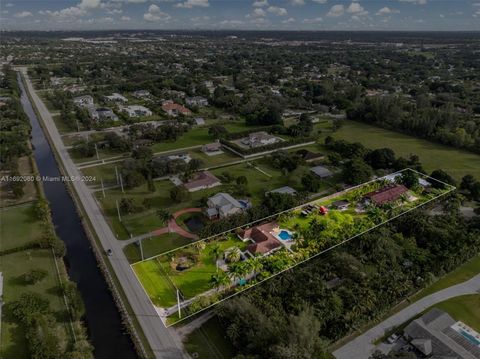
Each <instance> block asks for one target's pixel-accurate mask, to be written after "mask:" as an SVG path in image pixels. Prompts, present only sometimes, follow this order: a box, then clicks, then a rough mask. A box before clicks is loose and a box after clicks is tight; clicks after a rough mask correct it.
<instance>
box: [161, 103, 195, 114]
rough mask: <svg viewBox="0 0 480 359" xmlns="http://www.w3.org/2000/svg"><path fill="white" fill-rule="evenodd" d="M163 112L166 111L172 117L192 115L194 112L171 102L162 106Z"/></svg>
mask: <svg viewBox="0 0 480 359" xmlns="http://www.w3.org/2000/svg"><path fill="white" fill-rule="evenodd" d="M162 110H163V111H165V112H166V113H167V114H168V115H170V116H178V115H186V116H188V115H190V114H191V113H192V111H190V110H189V109H188V108H186V107H184V106H182V105H180V104H178V103H175V102H173V101H171V100H168V101H164V102H163V104H162Z"/></svg>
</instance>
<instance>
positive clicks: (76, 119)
mask: <svg viewBox="0 0 480 359" xmlns="http://www.w3.org/2000/svg"><path fill="white" fill-rule="evenodd" d="M75 122H76V124H77V132H80V125H79V124H78V118H76V117H75Z"/></svg>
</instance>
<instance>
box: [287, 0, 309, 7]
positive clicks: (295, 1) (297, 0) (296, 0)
mask: <svg viewBox="0 0 480 359" xmlns="http://www.w3.org/2000/svg"><path fill="white" fill-rule="evenodd" d="M290 4H291V5H293V6H303V5H305V0H290Z"/></svg>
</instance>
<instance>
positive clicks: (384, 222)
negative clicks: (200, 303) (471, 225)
mask: <svg viewBox="0 0 480 359" xmlns="http://www.w3.org/2000/svg"><path fill="white" fill-rule="evenodd" d="M406 170H410V171H413V172H415V173H417V174H419V175H421V176H424V177H426V178H427V179H431V180H434V181H436V182H439V183H442V184H443V185H444V186H446V187H447V188H448V191H446V192H445V193H442V194H440V195H438V196H436V197H434V198H431V199H429V200H428V201H426V202H424V203H421V204H419V205H417V206H415V207H412V208H410V209H407V210H406V211H405V212H402V213H400V214H397V215H395V216H393V217H392V218H389V219H387V220H386V221H383V222H381V223H379V224H376V225H374V226H373V227H371V228H369V229H366V230H364V231H362V232H360V233H357V234H355V235H354V236H352V237H350V238H347V239H346V240H344V241H342V242H340V243H337V244H335V245H333V246H331V247H328V248H327V249H324V250H323V251H320V252H318V253H316V254H314V255H312V256H310V257H309V258H306V259H304V260H302V261H300V262H298V263H295V264H294V265H292V266H290V267H288V268H285V269H283V270H281V271H279V272H277V273H274V274H272V275H271V276H269V277H268V278H264V279H262V280H261V281H259V282H257V283H255V284H253V285H251V286H249V287H247V288H244V289H241V290H239V291H238V292H235V293H233V294H231V295H229V296H227V297H225V298H222V299H220V300H218V301H216V302H215V303H212V304H210V305H208V306H207V307H205V308H202V309H200V310H198V311H197V312H195V313H192V314H189V315H187V316H185V317H183V318H181V319H179V320H177V321H176V322H175V323H172V324H167V323H166V321H167V320H166V319H167V318H165V320H162V322H163V323H164V325H165V326H166V327H167V328H168V327H171V326H174V325H176V324H179V323H180V322H182V321H184V320H186V319H188V318H191V317H192V316H195V315H197V314H199V313H201V312H203V311H205V310H207V309H210V308H212V307H213V306H215V305H217V304H219V303H221V302H223V301H226V300H228V299H230V298H232V297H234V296H236V295H238V294H240V293H243V292H244V291H246V290H249V289H251V288H254V287H256V286H257V285H259V284H261V283H263V282H265V281H267V280H270V279H272V278H274V277H276V276H278V275H280V274H283V273H284V272H286V271H289V270H291V269H293V268H295V267H297V266H299V265H301V264H304V263H305V262H307V261H309V260H311V259H314V258H316V257H318V256H320V255H322V254H325V253H328V252H330V251H332V250H333V249H335V248H337V247H339V246H341V245H343V244H345V243H348V242H350V241H352V240H353V239H355V238H357V237H359V236H362V235H364V234H366V233H368V232H371V231H373V230H374V229H376V228H378V227H380V226H383V225H384V224H386V223H388V222H390V221H393V220H394V219H396V218H399V217H401V216H403V215H405V214H407V213H409V212H411V211H413V210H415V209H417V208H420V207H422V206H424V205H426V204H428V203H430V202H432V201H435V200H437V199H439V198H441V197H444V196H446V195H447V194H449V193H451V192H453V191H455V190H456V187H455V186H452V185H450V184H448V183H445V182H443V181H440V180H437V179H435V178H433V177H431V176H428V175H426V174H424V173H421V172H418V171H416V170H414V169H411V168H405V169H403V170H401V171H397V172H394V173H392V174H400V173H402V172H404V171H406ZM392 174H390V175H392ZM388 176H389V175H386V176H383V177H380V178H377V179H374V180H371V181H368V182H365V183H362V184H360V185H357V186H354V187H350V188H348V189H347V190H344V191H340V192H337V193H335V194H338V195H340V194H343V193H347V192H349V191H351V190H354V189H356V188H359V187H361V186H364V185H366V184H369V183H372V182H375V181H379V180H382V179H385V178H386V177H388ZM327 197H329V196H327ZM324 198H325V197H324ZM332 198H335V197H332ZM319 200H322V199H317V200H315V201H310V202H308V203H305V204H302V205H300V206H296V207H293V208H291V209H288V210H286V211H282V212H278V213H277V214H274V215H272V216H268V217H265V218H263V219H260V220H257V221H254V222H251V223H249V224H253V223H256V222H259V221H262V220H265V219H268V218H271V217H273V216H278V215H280V214H282V213H285V212H289V211H292V210H295V209H298V208H301V207H303V206H305V205H307V204H309V203H313V202H317V201H319ZM249 224H245V225H243V226H239V227H236V228H233V229H230V230H228V231H226V232H222V233H221V234H216V235H214V236H210V237H208V238H205V239H202V240H199V241H196V242H200V241H205V240H207V239H210V238H213V237H217V236H220V235H222V234H224V233H229V232H231V231H234V230H236V229H238V228H241V227H244V226H247V225H249ZM196 242H192V243H190V244H187V245H185V246H182V247H178V248H176V249H173V250H170V251H167V252H164V253H162V254H159V255H156V256H153V257H151V258H149V259H146V260H150V259H154V258H157V257H159V256H161V255H165V254H166V253H171V252H173V251H176V250H178V249H181V248H185V247H187V246H190V245H192V244H193V243H196ZM146 260H143V261H139V262H136V263H133V264H131V265H130V267H131V269H132V271H133V272H135V271H134V270H133V266H134V265H136V264H138V263H141V262H144V261H146ZM136 278H137V279H138V280H139V281H140V278H139V277H138V276H136ZM140 283H141V282H140ZM142 288H143V285H142ZM143 289H144V290H145V288H143ZM145 292H146V291H145ZM147 295H148V293H147ZM202 295H203V294H199V295H198V296H196V297H201V296H202ZM149 298H150V297H149ZM151 303H152V305H154V304H153V302H151ZM154 306H155V305H154ZM155 307H156V306H155Z"/></svg>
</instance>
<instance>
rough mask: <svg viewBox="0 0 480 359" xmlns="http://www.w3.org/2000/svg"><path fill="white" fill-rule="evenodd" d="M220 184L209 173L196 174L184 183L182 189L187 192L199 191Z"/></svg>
mask: <svg viewBox="0 0 480 359" xmlns="http://www.w3.org/2000/svg"><path fill="white" fill-rule="evenodd" d="M221 184H222V182H220V180H219V179H218V178H217V177H215V176H214V175H213V174H212V173H210V172H209V171H202V172H197V173H195V174H194V176H193V178H192V179H191V180H190V181H188V182H186V183H184V184H183V185H184V187H185V188H186V189H187V190H188V191H189V192H195V191H199V190H201V189H207V188H212V187H215V186H219V185H221Z"/></svg>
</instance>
